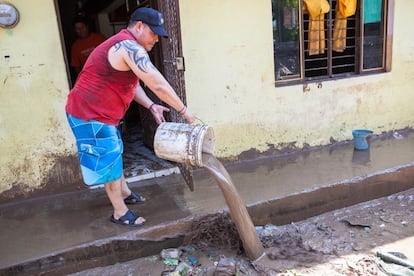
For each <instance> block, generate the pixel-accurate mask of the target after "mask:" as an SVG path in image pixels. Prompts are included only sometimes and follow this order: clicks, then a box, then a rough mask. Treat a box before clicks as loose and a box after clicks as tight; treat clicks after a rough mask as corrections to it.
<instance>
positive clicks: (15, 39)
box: [0, 0, 73, 194]
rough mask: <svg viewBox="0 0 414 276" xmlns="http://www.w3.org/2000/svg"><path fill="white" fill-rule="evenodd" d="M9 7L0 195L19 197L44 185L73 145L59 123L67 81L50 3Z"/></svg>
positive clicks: (1, 35)
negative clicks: (15, 18) (12, 14)
mask: <svg viewBox="0 0 414 276" xmlns="http://www.w3.org/2000/svg"><path fill="white" fill-rule="evenodd" d="M9 2H10V3H12V4H13V5H14V6H16V7H17V9H18V10H19V12H20V22H19V23H18V25H17V26H16V27H15V28H12V29H3V28H0V87H1V88H0V152H1V153H0V176H1V181H0V192H2V191H7V190H10V189H11V188H12V187H13V189H19V190H20V191H14V193H15V194H19V193H24V192H27V191H30V190H32V189H34V188H38V187H40V186H43V185H45V184H46V181H47V179H48V178H50V177H51V176H52V175H51V174H53V173H54V172H51V171H52V168H54V167H56V162H57V160H58V159H59V158H65V155H66V156H67V155H68V149H70V148H73V142H72V140H71V138H72V137H71V136H70V135H71V133H70V129H69V128H68V126H67V124H66V121H65V113H64V104H65V99H66V95H67V91H68V81H67V77H66V68H65V62H64V57H63V52H62V47H61V42H60V35H59V30H58V24H57V17H56V12H55V8H54V4H53V1H51V0H36V1H26V0H12V1H9ZM5 56H9V57H8V58H7V57H5ZM59 173H60V172H58V174H59ZM57 177H58V176H57Z"/></svg>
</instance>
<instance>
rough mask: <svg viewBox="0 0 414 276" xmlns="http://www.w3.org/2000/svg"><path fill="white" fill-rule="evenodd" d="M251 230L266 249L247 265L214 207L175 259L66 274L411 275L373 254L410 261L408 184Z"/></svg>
mask: <svg viewBox="0 0 414 276" xmlns="http://www.w3.org/2000/svg"><path fill="white" fill-rule="evenodd" d="M256 229H257V231H258V233H259V237H260V239H261V241H262V243H263V245H264V247H265V251H266V255H265V256H264V257H263V258H261V259H260V260H258V261H257V262H255V263H254V264H252V263H251V262H249V261H248V260H247V259H246V258H245V255H244V254H243V248H242V244H241V242H240V240H239V239H238V235H237V231H236V228H235V227H234V225H233V223H232V222H231V219H230V218H229V215H228V214H227V213H221V214H218V215H217V216H216V217H213V218H211V220H208V221H201V222H200V223H199V224H198V225H197V227H195V228H194V229H193V231H192V233H191V235H190V237H191V238H190V239H189V240H188V242H187V244H186V245H183V246H182V247H180V248H177V249H178V250H177V251H178V252H180V254H181V255H180V257H178V258H175V259H174V258H172V259H163V258H161V256H160V255H155V256H150V257H146V258H142V259H137V260H133V261H129V262H126V263H119V264H115V265H112V266H108V267H100V268H95V269H90V270H86V271H82V272H79V273H76V274H74V275H330V276H332V275H364V276H365V275H391V274H390V273H394V275H414V271H413V270H409V269H407V268H405V267H404V266H402V265H397V264H389V263H387V262H384V260H383V259H381V258H379V257H377V256H376V252H385V253H387V252H391V254H393V255H392V256H397V258H396V259H397V260H401V261H403V262H405V263H408V264H412V263H414V189H410V190H408V191H405V192H402V193H398V194H395V195H392V196H389V197H386V198H381V199H377V200H373V201H369V202H365V203H361V204H358V205H354V206H351V207H348V208H344V209H340V210H336V211H332V212H328V213H325V214H322V215H319V216H315V217H312V218H309V219H307V220H304V221H299V222H296V223H291V224H288V225H283V226H275V225H265V226H258V227H257V228H256ZM177 251H176V252H177ZM174 262H175V263H174ZM191 262H193V264H195V265H194V266H192V265H191ZM180 265H181V267H180ZM177 267H178V268H177ZM178 270H180V271H178ZM218 271H221V272H220V273H218ZM184 272H186V273H187V274H185V273H184ZM215 273H216V274H215ZM387 273H388V274H387Z"/></svg>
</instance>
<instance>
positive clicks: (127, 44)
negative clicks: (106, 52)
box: [114, 40, 157, 73]
mask: <svg viewBox="0 0 414 276" xmlns="http://www.w3.org/2000/svg"><path fill="white" fill-rule="evenodd" d="M114 48H115V51H118V50H119V49H121V48H123V49H125V50H126V51H127V53H128V56H129V58H130V59H131V60H132V61H133V62H134V63H135V64H136V65H137V67H138V69H139V70H141V71H142V72H144V73H148V70H149V69H152V70H157V69H156V68H155V67H154V65H153V64H152V62H151V60H150V59H149V56H148V54H147V52H146V51H145V50H144V49H143V48H142V47H141V46H140V45H139V44H137V43H136V42H132V41H130V40H124V41H121V42H119V43H117V44H115V45H114Z"/></svg>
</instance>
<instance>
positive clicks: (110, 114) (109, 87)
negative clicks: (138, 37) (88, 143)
mask: <svg viewBox="0 0 414 276" xmlns="http://www.w3.org/2000/svg"><path fill="white" fill-rule="evenodd" d="M122 40H134V41H135V38H134V37H133V35H132V34H131V33H130V32H129V31H128V30H126V29H123V30H121V31H120V32H119V33H117V34H116V35H114V36H112V37H110V38H108V39H107V40H106V41H104V42H103V43H102V44H100V45H99V46H98V47H96V48H95V49H94V50H93V51H92V53H91V54H90V56H89V57H88V60H87V61H86V63H85V66H84V67H83V69H82V71H81V73H80V74H79V76H78V79H77V80H76V83H75V86H74V87H73V88H72V90H71V91H70V92H69V95H68V100H67V103H66V112H67V113H69V114H70V115H72V116H73V117H76V118H79V119H82V120H85V121H89V120H96V121H99V122H102V123H106V124H110V125H118V124H119V121H120V120H121V119H122V117H123V116H124V115H125V113H126V111H127V109H128V107H129V105H130V103H131V101H132V100H133V98H134V93H135V87H136V85H137V83H138V77H137V76H136V75H135V74H134V73H133V72H132V71H131V70H129V71H118V70H116V69H114V68H112V66H111V65H110V64H109V61H108V51H109V49H110V48H111V47H112V46H113V45H115V44H116V43H118V42H120V41H122Z"/></svg>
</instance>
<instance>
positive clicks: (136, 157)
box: [55, 0, 175, 180]
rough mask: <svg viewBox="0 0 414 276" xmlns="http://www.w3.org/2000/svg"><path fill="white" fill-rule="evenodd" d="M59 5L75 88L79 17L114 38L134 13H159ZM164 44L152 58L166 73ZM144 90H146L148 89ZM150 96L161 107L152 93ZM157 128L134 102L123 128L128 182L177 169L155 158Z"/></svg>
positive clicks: (59, 1)
mask: <svg viewBox="0 0 414 276" xmlns="http://www.w3.org/2000/svg"><path fill="white" fill-rule="evenodd" d="M55 3H56V7H57V11H58V13H59V19H60V24H61V35H62V37H63V41H64V45H63V48H64V51H65V55H66V63H67V70H68V79H69V83H70V86H71V87H72V86H73V84H74V83H75V81H76V77H75V74H74V72H73V69H72V68H71V67H70V58H71V57H70V52H71V51H70V49H71V45H72V44H73V42H74V41H75V40H76V34H75V31H74V27H73V20H74V18H75V17H76V16H79V15H81V16H85V17H86V18H87V19H88V20H89V22H90V23H91V24H90V28H91V31H94V32H99V33H101V34H103V35H104V36H105V37H110V36H111V35H113V34H115V33H117V32H118V31H119V30H121V29H122V28H124V27H126V25H127V23H128V18H129V15H130V13H131V12H132V11H134V10H135V9H136V8H138V7H144V6H146V7H152V8H155V9H157V3H156V1H155V0H146V1H137V0H55ZM161 43H162V41H161V42H160V43H158V45H156V47H154V48H153V50H152V51H151V52H150V53H149V54H150V57H151V60H152V62H153V63H154V65H155V66H156V67H157V68H158V69H159V70H160V71H161V72H163V63H162V48H161V45H160V44H161ZM143 87H144V89H146V87H145V86H143ZM147 93H148V95H149V96H150V97H151V98H152V99H153V100H154V101H155V102H157V103H159V101H158V100H157V98H156V97H155V96H154V94H153V93H152V92H151V91H147ZM156 127H157V125H156V123H155V121H154V119H153V118H152V115H151V114H150V113H149V112H148V111H147V110H146V109H145V108H143V107H141V106H139V105H138V104H136V103H135V102H133V103H132V104H131V106H130V108H129V109H128V112H127V114H126V115H125V118H124V119H123V120H122V122H121V124H120V129H121V132H122V137H123V141H124V172H125V177H126V178H127V179H135V180H139V179H140V177H139V176H143V178H147V177H148V175H150V174H151V173H153V172H155V171H160V170H167V171H168V170H170V169H172V168H174V167H175V164H173V163H171V162H168V161H166V160H162V159H160V158H158V157H156V156H155V154H154V151H153V137H154V133H155V130H156Z"/></svg>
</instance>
